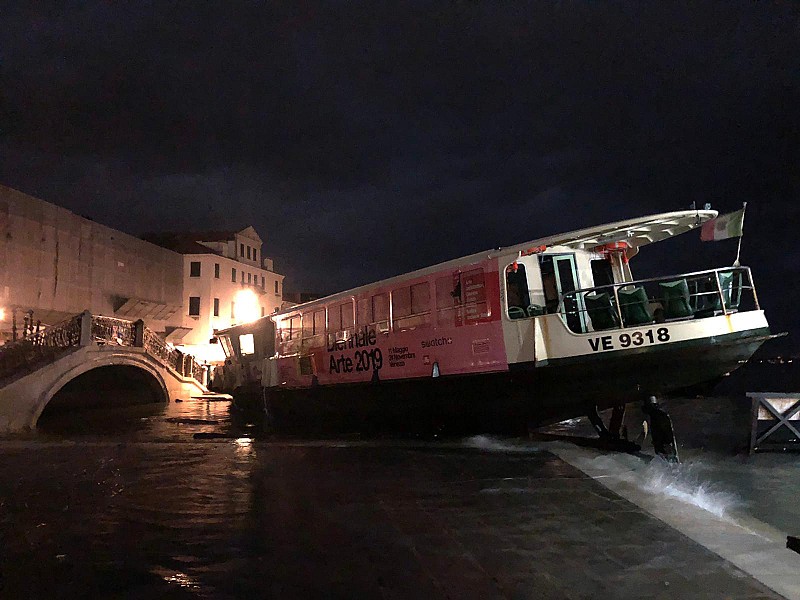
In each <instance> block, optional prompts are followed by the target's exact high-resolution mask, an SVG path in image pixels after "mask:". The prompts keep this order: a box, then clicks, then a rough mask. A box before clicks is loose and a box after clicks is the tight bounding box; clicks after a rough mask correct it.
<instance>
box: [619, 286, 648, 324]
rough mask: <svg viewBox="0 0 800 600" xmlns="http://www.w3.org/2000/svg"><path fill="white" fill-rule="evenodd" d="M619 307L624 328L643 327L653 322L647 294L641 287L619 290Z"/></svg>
mask: <svg viewBox="0 0 800 600" xmlns="http://www.w3.org/2000/svg"><path fill="white" fill-rule="evenodd" d="M617 294H618V295H619V307H620V309H621V311H622V322H623V324H624V325H625V326H626V327H631V326H633V325H644V324H645V323H652V322H653V314H652V313H651V312H650V308H649V307H648V304H649V301H648V300H647V292H645V291H644V288H643V287H641V286H633V287H631V286H628V287H626V288H620V289H619V292H617Z"/></svg>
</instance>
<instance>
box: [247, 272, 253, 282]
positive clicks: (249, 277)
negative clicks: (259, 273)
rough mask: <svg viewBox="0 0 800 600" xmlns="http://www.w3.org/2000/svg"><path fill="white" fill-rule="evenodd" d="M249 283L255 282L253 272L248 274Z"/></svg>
mask: <svg viewBox="0 0 800 600" xmlns="http://www.w3.org/2000/svg"><path fill="white" fill-rule="evenodd" d="M247 283H253V274H252V273H248V274H247Z"/></svg>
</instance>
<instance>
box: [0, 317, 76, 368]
mask: <svg viewBox="0 0 800 600" xmlns="http://www.w3.org/2000/svg"><path fill="white" fill-rule="evenodd" d="M81 316H82V315H75V316H74V317H70V318H69V319H67V320H65V321H62V322H61V323H58V324H57V325H53V326H52V327H48V328H47V329H45V330H44V331H42V332H40V333H37V334H34V335H32V336H29V337H26V338H23V339H21V340H17V341H15V342H11V343H10V344H5V345H4V346H0V380H2V379H5V378H6V377H11V376H13V375H15V374H17V373H19V372H23V371H24V372H28V371H32V370H34V369H36V368H38V367H39V366H42V365H45V364H48V363H50V362H53V361H54V360H56V358H58V357H59V356H61V355H62V354H65V353H66V352H68V351H69V350H70V349H71V348H73V347H75V346H78V345H80V342H81Z"/></svg>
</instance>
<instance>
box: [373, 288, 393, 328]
mask: <svg viewBox="0 0 800 600" xmlns="http://www.w3.org/2000/svg"><path fill="white" fill-rule="evenodd" d="M372 319H373V323H375V326H376V329H377V330H378V331H380V332H382V333H387V332H388V331H389V294H386V293H384V294H376V295H374V296H373V297H372Z"/></svg>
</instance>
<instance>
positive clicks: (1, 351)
mask: <svg viewBox="0 0 800 600" xmlns="http://www.w3.org/2000/svg"><path fill="white" fill-rule="evenodd" d="M91 344H101V345H106V344H113V345H118V346H129V347H139V348H144V350H145V352H146V353H147V354H149V355H150V356H151V357H153V358H154V359H155V360H157V361H158V362H160V363H161V364H162V365H164V366H165V367H168V368H170V369H172V370H173V371H175V372H176V373H178V374H179V375H182V376H184V377H192V378H194V379H195V380H197V381H198V382H199V383H201V384H203V385H205V383H206V374H205V367H204V366H203V365H201V364H199V363H198V362H197V361H196V360H195V359H194V357H193V356H192V355H190V354H184V353H183V352H181V351H180V350H177V349H175V348H172V347H171V346H169V345H168V344H167V343H166V342H165V341H164V340H162V339H161V338H160V337H159V335H158V334H157V333H156V332H154V331H153V330H151V329H148V328H147V327H145V326H144V322H143V321H127V320H125V319H117V318H114V317H104V316H100V315H92V314H90V313H89V312H88V311H87V312H83V313H81V314H79V315H75V316H74V317H70V318H69V319H67V320H65V321H62V322H61V323H59V324H57V325H53V326H52V327H48V328H47V329H46V330H45V331H43V332H41V333H37V334H35V335H32V336H29V337H26V338H24V339H21V340H17V341H15V342H11V343H10V344H6V345H4V346H0V380H3V379H6V378H8V377H13V376H16V375H19V374H21V373H30V372H32V371H34V370H36V369H38V368H40V367H43V366H44V365H46V364H49V363H51V362H53V361H55V360H56V359H58V358H59V357H60V356H61V355H63V354H65V353H66V352H68V351H69V350H70V349H71V348H76V347H79V346H88V345H91Z"/></svg>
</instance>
